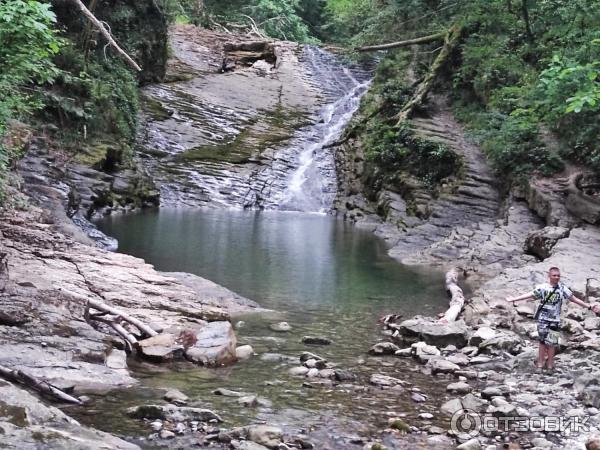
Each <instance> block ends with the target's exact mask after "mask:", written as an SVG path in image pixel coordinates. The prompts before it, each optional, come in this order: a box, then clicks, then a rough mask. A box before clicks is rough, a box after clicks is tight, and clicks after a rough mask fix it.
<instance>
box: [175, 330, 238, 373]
mask: <svg viewBox="0 0 600 450" xmlns="http://www.w3.org/2000/svg"><path fill="white" fill-rule="evenodd" d="M196 338H197V342H196V343H195V344H194V345H193V346H192V347H189V348H187V349H186V350H185V357H186V358H187V359H188V360H190V361H192V362H195V363H197V364H202V365H204V366H220V365H223V364H228V363H231V362H232V361H235V359H236V357H235V347H236V344H237V339H236V337H235V332H234V331H233V327H232V326H231V323H230V322H225V321H220V322H209V323H207V324H206V325H205V326H204V327H202V328H201V329H200V330H198V331H197V332H196Z"/></svg>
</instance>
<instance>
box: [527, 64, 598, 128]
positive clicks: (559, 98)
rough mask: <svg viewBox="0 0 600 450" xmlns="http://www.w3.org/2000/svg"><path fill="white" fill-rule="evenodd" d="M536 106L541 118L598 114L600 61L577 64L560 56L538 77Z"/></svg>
mask: <svg viewBox="0 0 600 450" xmlns="http://www.w3.org/2000/svg"><path fill="white" fill-rule="evenodd" d="M536 88H537V92H536V94H537V96H538V98H539V100H538V101H537V103H536V106H537V107H538V109H539V110H540V111H541V112H542V114H544V115H546V116H548V117H549V118H553V119H560V118H561V117H562V116H564V115H565V114H566V113H572V112H575V113H580V112H582V111H589V112H597V111H599V110H600V61H593V62H591V63H587V64H578V63H576V62H573V61H566V60H564V59H562V58H561V57H560V56H559V55H555V56H554V58H552V62H551V63H550V66H549V67H548V68H547V69H545V70H544V71H542V73H541V74H540V77H539V80H538V84H537V86H536Z"/></svg>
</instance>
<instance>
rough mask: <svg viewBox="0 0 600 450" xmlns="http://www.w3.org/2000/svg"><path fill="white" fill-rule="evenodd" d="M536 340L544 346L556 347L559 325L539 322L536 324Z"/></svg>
mask: <svg viewBox="0 0 600 450" xmlns="http://www.w3.org/2000/svg"><path fill="white" fill-rule="evenodd" d="M537 331H538V340H539V341H540V342H541V343H542V344H545V345H550V346H552V347H558V340H559V337H560V324H559V323H557V322H546V321H544V320H540V321H539V322H538V323H537Z"/></svg>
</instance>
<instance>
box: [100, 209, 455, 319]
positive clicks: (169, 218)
mask: <svg viewBox="0 0 600 450" xmlns="http://www.w3.org/2000/svg"><path fill="white" fill-rule="evenodd" d="M99 226H100V228H101V229H102V230H103V231H105V232H106V233H108V234H110V235H112V236H114V237H116V238H117V239H118V240H119V245H120V247H119V251H121V252H125V253H130V254H133V255H136V256H139V257H142V258H144V259H146V261H148V262H150V263H152V264H154V265H155V267H156V268H157V269H158V270H163V271H187V272H192V273H195V274H198V275H200V276H203V277H205V278H208V279H210V280H213V281H215V282H217V283H219V284H222V285H224V286H226V287H228V288H230V289H232V290H234V291H236V292H238V293H239V294H241V295H243V296H246V297H248V298H251V299H253V300H255V301H257V302H258V303H260V304H261V305H262V306H265V307H268V308H273V309H279V310H286V311H289V312H290V313H293V312H294V311H298V312H302V311H314V310H330V309H331V308H332V307H337V308H341V309H342V310H343V311H344V312H346V313H348V312H350V311H354V312H358V311H363V312H364V311H365V310H373V309H374V310H376V312H380V311H381V310H382V308H383V309H385V308H392V309H393V308H396V309H398V308H401V309H402V310H403V311H405V312H407V313H417V312H427V310H428V309H429V310H431V309H432V308H440V307H442V306H443V304H444V303H445V302H446V299H445V298H444V295H443V287H442V277H441V276H440V275H439V274H437V273H428V272H416V271H414V270H409V269H407V268H405V267H402V266H401V265H399V264H398V263H396V262H395V261H394V260H392V259H391V258H389V257H388V256H387V253H386V248H385V246H384V244H383V243H382V241H380V240H378V239H376V238H375V237H373V236H372V235H371V234H370V233H368V232H364V231H361V230H358V229H355V228H354V227H352V226H350V225H348V224H345V223H344V222H342V221H339V220H336V219H335V218H333V217H331V216H326V215H320V214H306V213H295V212H279V211H241V210H182V209H161V210H160V212H147V213H144V214H139V215H128V216H115V217H108V218H106V219H104V220H102V221H101V222H100V223H99ZM425 305H429V308H427V307H425V308H424V309H423V307H424V306H425Z"/></svg>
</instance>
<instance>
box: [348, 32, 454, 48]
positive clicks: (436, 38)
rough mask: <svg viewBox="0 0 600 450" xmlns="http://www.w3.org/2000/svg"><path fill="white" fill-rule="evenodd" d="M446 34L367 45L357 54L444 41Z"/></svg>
mask: <svg viewBox="0 0 600 450" xmlns="http://www.w3.org/2000/svg"><path fill="white" fill-rule="evenodd" d="M446 34H447V33H446V32H445V31H444V32H441V33H435V34H430V35H429V36H423V37H420V38H416V39H408V40H406V41H398V42H390V43H388V44H379V45H367V46H365V47H356V48H355V49H354V50H356V51H357V52H372V51H375V50H389V49H391V48H398V47H407V46H409V45H418V44H428V43H429V42H434V41H439V40H440V39H444V37H445V36H446Z"/></svg>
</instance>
